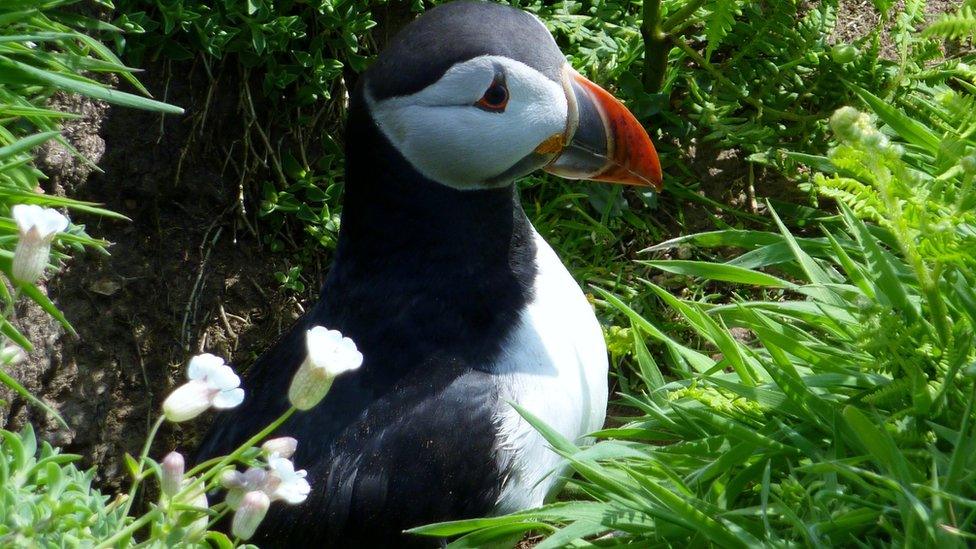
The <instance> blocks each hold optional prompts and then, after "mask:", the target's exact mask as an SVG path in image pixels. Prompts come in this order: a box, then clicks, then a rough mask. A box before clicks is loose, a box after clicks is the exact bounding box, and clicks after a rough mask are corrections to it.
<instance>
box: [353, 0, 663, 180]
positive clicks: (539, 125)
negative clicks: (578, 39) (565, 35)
mask: <svg viewBox="0 0 976 549" xmlns="http://www.w3.org/2000/svg"><path fill="white" fill-rule="evenodd" d="M364 80H365V82H364V87H363V94H364V97H365V100H366V103H367V105H368V107H369V109H370V111H371V113H372V117H373V119H374V120H375V121H376V123H377V125H378V126H379V128H380V129H381V130H382V132H383V134H384V135H385V136H386V138H387V139H388V140H389V141H390V142H391V143H392V144H393V146H394V147H396V148H397V149H398V150H399V151H400V153H401V154H402V155H403V156H404V157H405V158H406V159H407V160H408V161H409V162H410V163H411V164H412V165H413V167H414V168H416V169H417V171H419V172H420V173H421V174H423V175H424V176H426V177H427V178H429V179H432V180H434V181H436V182H438V183H441V184H443V185H447V186H449V187H453V188H455V189H462V190H473V189H485V188H493V187H499V186H503V185H507V184H509V183H511V182H512V181H514V180H515V179H517V178H518V177H521V176H523V175H526V174H528V173H530V172H532V171H535V170H536V169H539V168H543V169H545V170H546V171H548V172H550V173H554V174H557V175H560V176H563V177H567V178H570V179H592V180H600V181H608V182H613V183H624V184H632V185H650V186H653V187H655V188H656V189H658V190H660V188H661V166H660V163H659V161H658V158H657V153H656V152H655V150H654V145H653V144H652V143H651V140H650V138H649V137H648V135H647V132H646V131H645V130H644V129H643V128H642V127H641V125H640V123H639V122H637V120H636V119H635V118H634V115H632V114H631V113H630V112H629V111H628V110H627V108H626V107H624V106H623V104H621V103H620V101H618V100H617V99H615V98H614V97H613V96H612V95H610V94H609V93H607V92H606V91H605V90H603V89H602V88H600V87H599V86H597V85H596V84H594V83H593V82H591V81H589V80H587V79H586V78H584V77H583V76H581V75H580V74H579V73H577V72H576V71H575V70H573V68H572V67H571V66H570V65H569V64H568V63H567V62H566V59H565V57H564V56H563V55H562V53H561V52H560V51H559V48H558V46H556V42H555V40H553V38H552V35H551V34H550V33H549V31H548V30H547V29H546V28H545V26H544V25H543V24H542V23H541V22H540V21H539V20H538V19H537V18H536V17H535V16H533V15H531V14H529V13H527V12H524V11H521V10H517V9H514V8H511V7H508V6H503V5H499V4H490V3H486V2H475V1H468V0H461V1H457V2H452V3H448V4H443V5H441V6H438V7H437V8H434V9H432V10H430V11H429V12H427V13H426V14H425V15H424V16H423V17H421V18H419V19H417V20H415V21H413V22H412V23H410V24H409V25H407V26H406V27H405V28H404V29H403V30H402V31H400V33H399V34H397V35H396V36H395V37H394V38H393V40H392V41H391V43H390V44H389V46H388V47H387V48H386V50H384V51H383V53H381V54H380V56H379V58H378V59H377V61H376V62H375V63H374V64H373V66H372V67H370V69H369V70H368V71H367V72H366V73H365V75H364Z"/></svg>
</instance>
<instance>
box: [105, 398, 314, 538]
mask: <svg viewBox="0 0 976 549" xmlns="http://www.w3.org/2000/svg"><path fill="white" fill-rule="evenodd" d="M296 411H298V409H297V408H295V407H294V406H292V407H291V408H289V409H288V410H287V411H285V413H284V414H282V415H281V417H279V418H278V419H276V420H274V422H272V423H271V425H268V426H267V427H265V428H264V429H262V430H261V432H259V433H258V434H256V435H254V436H253V437H251V438H249V439H247V441H246V442H245V443H244V444H242V445H240V446H239V447H238V448H237V449H236V450H234V452H233V453H231V454H229V455H226V456H224V457H223V458H221V459H220V461H218V462H217V465H216V466H214V467H213V468H212V469H210V470H209V471H207V473H206V474H205V475H203V476H202V477H200V478H198V479H194V480H193V482H191V483H189V484H187V485H186V486H184V487H183V489H182V490H180V491H179V493H177V494H176V495H174V496H173V498H172V501H180V500H182V499H183V498H184V497H186V496H187V495H189V494H192V493H194V492H196V491H198V490H205V489H206V483H207V481H209V480H210V479H212V478H213V477H214V476H215V475H217V473H219V472H220V471H221V470H222V469H223V468H224V467H225V466H227V465H228V464H230V463H232V462H233V461H235V460H236V459H237V458H239V457H240V456H241V454H243V453H244V452H245V451H246V450H247V449H248V448H250V447H252V446H254V445H255V444H257V443H258V442H260V441H261V439H263V438H264V437H266V436H268V435H269V434H271V433H272V432H273V431H274V430H275V429H277V428H278V427H280V426H281V424H282V423H284V422H286V421H288V418H290V417H291V416H292V414H294V413H295V412H296ZM160 419H162V418H160ZM159 423H160V422H157V424H156V426H155V427H154V428H153V432H152V435H150V436H154V435H155V432H156V430H157V429H158V428H159ZM148 446H149V441H147V442H146V448H145V449H144V452H148ZM211 461H212V460H211ZM140 463H141V461H140ZM196 469H197V468H194V470H196ZM160 514H162V507H159V506H157V507H155V508H154V509H153V510H152V511H149V512H148V513H146V514H145V515H143V516H141V517H139V518H138V519H137V520H136V521H135V522H133V523H132V524H130V525H128V526H126V527H125V528H124V529H122V530H120V531H118V532H116V533H115V534H114V535H112V537H110V538H108V539H107V540H105V541H103V542H102V543H99V544H98V545H96V546H95V549H108V548H109V547H112V546H113V545H114V544H115V543H117V542H119V541H121V540H122V539H125V537H126V536H131V535H132V534H134V533H135V532H136V531H137V530H139V529H140V528H142V527H143V526H145V525H146V523H148V522H149V521H151V520H154V519H155V518H157V517H158V516H159V515H160Z"/></svg>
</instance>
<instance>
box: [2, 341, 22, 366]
mask: <svg viewBox="0 0 976 549" xmlns="http://www.w3.org/2000/svg"><path fill="white" fill-rule="evenodd" d="M26 358H27V353H25V352H24V350H23V349H21V348H20V347H17V346H16V345H8V346H6V347H3V348H2V349H0V365H3V366H11V365H13V364H19V363H21V362H23V361H24V360H25V359H26Z"/></svg>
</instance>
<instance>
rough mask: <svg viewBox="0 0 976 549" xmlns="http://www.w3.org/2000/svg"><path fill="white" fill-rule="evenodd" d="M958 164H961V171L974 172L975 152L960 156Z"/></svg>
mask: <svg viewBox="0 0 976 549" xmlns="http://www.w3.org/2000/svg"><path fill="white" fill-rule="evenodd" d="M959 164H960V165H961V166H962V171H964V172H966V173H967V174H976V154H970V155H968V156H964V157H962V159H961V160H960V161H959Z"/></svg>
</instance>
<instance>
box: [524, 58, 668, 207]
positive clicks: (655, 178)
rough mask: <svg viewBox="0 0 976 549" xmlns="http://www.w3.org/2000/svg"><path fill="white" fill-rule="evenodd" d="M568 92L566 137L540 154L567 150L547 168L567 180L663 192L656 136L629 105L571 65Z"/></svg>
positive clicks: (544, 145) (548, 143)
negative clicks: (645, 128) (582, 180)
mask: <svg viewBox="0 0 976 549" xmlns="http://www.w3.org/2000/svg"><path fill="white" fill-rule="evenodd" d="M563 88H565V90H566V99H567V101H568V103H569V115H568V121H567V124H566V133H565V134H564V135H559V136H552V137H551V138H550V139H547V140H546V141H545V142H543V143H542V144H541V145H539V148H538V149H536V151H537V152H540V153H543V152H551V151H552V150H553V149H557V148H558V147H560V146H561V147H562V148H561V150H559V151H558V152H557V153H556V154H557V156H556V157H555V159H554V160H553V161H552V162H550V163H549V165H548V166H546V167H545V168H544V169H545V170H546V171H547V172H549V173H551V174H555V175H558V176H561V177H565V178H568V179H592V180H595V181H606V182H609V183H622V184H624V185H641V186H652V187H654V188H655V190H658V191H660V190H661V162H660V161H659V160H658V157H657V151H655V150H654V144H653V143H651V138H650V137H649V136H648V135H647V132H646V131H645V130H644V128H643V127H642V126H641V125H640V122H638V121H637V119H636V118H635V117H634V115H633V114H631V112H630V111H629V110H627V107H625V106H624V105H623V103H621V102H620V101H619V100H618V99H617V98H616V97H614V96H612V95H610V93H609V92H607V91H606V90H604V89H603V88H601V87H600V86H597V85H596V84H594V83H593V82H591V81H589V80H587V79H586V78H584V77H583V76H582V75H580V74H579V73H578V72H576V71H575V70H573V69H572V68H571V67H569V65H568V64H567V65H566V66H565V69H564V70H563Z"/></svg>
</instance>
